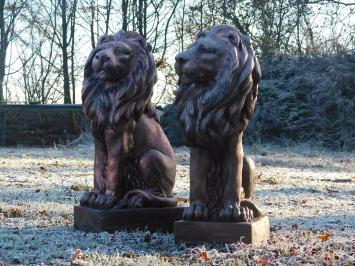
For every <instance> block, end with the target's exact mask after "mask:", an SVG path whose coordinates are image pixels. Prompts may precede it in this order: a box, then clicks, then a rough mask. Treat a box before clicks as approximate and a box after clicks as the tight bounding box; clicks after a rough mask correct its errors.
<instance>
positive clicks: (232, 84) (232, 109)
mask: <svg viewBox="0 0 355 266" xmlns="http://www.w3.org/2000/svg"><path fill="white" fill-rule="evenodd" d="M175 70H176V73H177V74H178V76H179V79H178V85H179V88H178V90H177V92H176V99H175V105H176V111H177V115H178V117H179V121H180V124H181V126H182V128H183V136H184V139H185V141H186V143H187V144H188V145H190V146H201V147H210V146H211V145H213V143H215V144H216V145H217V146H218V147H220V146H221V145H220V144H221V143H223V142H225V141H227V140H229V139H230V137H231V136H232V135H233V136H236V135H237V134H240V133H241V132H242V131H243V130H244V129H245V128H246V126H247V123H248V120H249V119H250V118H251V116H252V114H253V111H254V107H255V104H256V99H257V94H258V83H259V81H260V75H261V73H260V66H259V63H258V60H257V58H256V56H255V53H254V50H253V47H252V45H251V43H250V39H249V38H248V37H247V36H245V35H243V34H241V33H240V31H239V30H238V29H236V28H235V27H233V26H229V25H216V26H214V27H212V28H211V29H210V31H208V32H201V33H199V34H197V36H196V40H195V41H194V42H193V43H192V44H191V45H190V46H188V47H187V49H186V50H185V51H184V52H181V53H179V54H178V55H177V56H176V63H175Z"/></svg>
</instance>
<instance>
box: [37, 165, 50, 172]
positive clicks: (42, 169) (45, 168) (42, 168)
mask: <svg viewBox="0 0 355 266" xmlns="http://www.w3.org/2000/svg"><path fill="white" fill-rule="evenodd" d="M39 169H40V170H41V171H47V170H48V169H47V167H45V166H43V165H42V166H40V167H39Z"/></svg>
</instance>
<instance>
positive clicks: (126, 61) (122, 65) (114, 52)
mask: <svg viewBox="0 0 355 266" xmlns="http://www.w3.org/2000/svg"><path fill="white" fill-rule="evenodd" d="M142 48H143V49H144V50H146V49H147V43H146V42H145V40H144V39H143V38H142V37H141V36H140V35H138V34H137V33H134V32H129V33H125V35H124V36H122V35H121V36H120V35H117V34H116V35H104V36H102V37H101V38H100V39H99V41H98V44H97V46H96V48H95V51H96V53H95V55H94V56H93V57H92V61H91V67H92V70H93V72H94V74H95V75H96V77H97V78H98V79H100V80H104V81H110V82H115V81H120V80H123V79H125V78H126V77H127V76H128V75H129V73H130V72H131V69H132V67H133V66H135V65H136V63H137V62H136V61H137V59H136V58H137V57H138V54H139V53H140V49H142Z"/></svg>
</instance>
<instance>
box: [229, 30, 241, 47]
mask: <svg viewBox="0 0 355 266" xmlns="http://www.w3.org/2000/svg"><path fill="white" fill-rule="evenodd" d="M228 40H229V41H230V42H231V44H233V45H234V46H238V44H239V42H240V38H239V36H238V34H236V33H235V32H230V33H229V34H228Z"/></svg>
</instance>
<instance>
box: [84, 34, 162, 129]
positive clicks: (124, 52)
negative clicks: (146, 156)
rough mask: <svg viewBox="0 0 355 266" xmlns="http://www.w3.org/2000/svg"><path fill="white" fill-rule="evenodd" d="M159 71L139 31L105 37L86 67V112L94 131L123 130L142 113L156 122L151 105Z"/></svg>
mask: <svg viewBox="0 0 355 266" xmlns="http://www.w3.org/2000/svg"><path fill="white" fill-rule="evenodd" d="M156 81H157V72H156V68H155V64H154V59H153V56H152V54H151V47H150V45H149V44H148V43H147V42H146V41H145V39H144V38H143V37H142V36H141V35H140V34H138V33H136V32H130V31H127V32H124V31H122V30H121V31H119V32H118V33H117V34H115V35H104V36H102V37H101V38H100V39H99V41H98V43H97V45H96V47H95V48H94V50H93V51H92V52H91V54H90V55H89V57H88V59H87V61H86V64H85V68H84V82H83V89H82V103H83V111H84V114H85V115H86V117H87V118H88V119H89V120H90V122H91V127H92V129H93V131H94V132H95V131H97V130H103V129H104V128H105V127H106V126H110V127H111V128H113V129H116V130H121V129H122V128H124V127H125V126H126V125H127V124H128V122H129V121H132V120H135V121H137V120H138V119H139V118H140V117H141V115H142V114H147V115H148V116H149V117H154V118H155V119H157V116H156V114H155V111H154V109H153V108H152V105H151V96H152V92H153V86H154V84H155V83H156Z"/></svg>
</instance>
